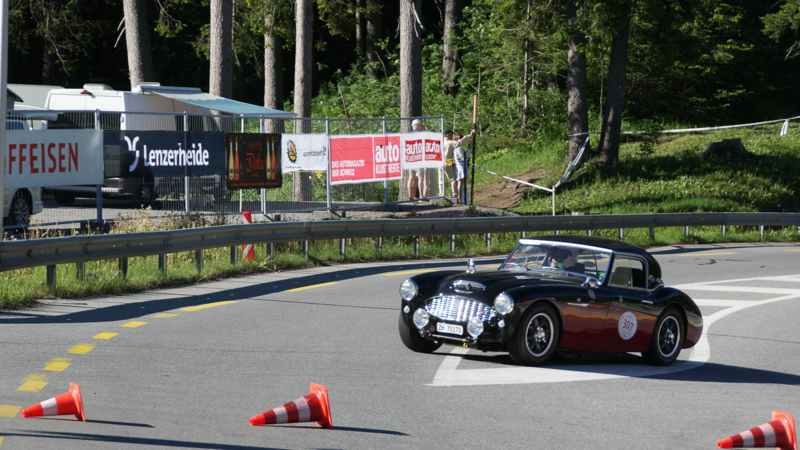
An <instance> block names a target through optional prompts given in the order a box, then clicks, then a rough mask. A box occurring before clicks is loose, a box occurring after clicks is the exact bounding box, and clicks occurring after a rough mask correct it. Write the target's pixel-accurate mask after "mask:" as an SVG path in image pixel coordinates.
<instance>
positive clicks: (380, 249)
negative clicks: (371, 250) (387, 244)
mask: <svg viewBox="0 0 800 450" xmlns="http://www.w3.org/2000/svg"><path fill="white" fill-rule="evenodd" d="M378 254H379V255H382V254H383V236H378Z"/></svg>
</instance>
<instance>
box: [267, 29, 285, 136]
mask: <svg viewBox="0 0 800 450" xmlns="http://www.w3.org/2000/svg"><path fill="white" fill-rule="evenodd" d="M274 21H275V15H274V14H267V16H266V17H265V18H264V30H265V31H264V106H265V107H266V108H272V109H281V108H283V96H282V93H283V76H282V74H283V56H282V55H281V47H282V45H281V44H282V39H281V37H280V36H277V35H276V34H275V28H274V27H275V23H274ZM282 125H283V122H282V121H280V120H268V121H267V132H268V133H281V132H283V127H282Z"/></svg>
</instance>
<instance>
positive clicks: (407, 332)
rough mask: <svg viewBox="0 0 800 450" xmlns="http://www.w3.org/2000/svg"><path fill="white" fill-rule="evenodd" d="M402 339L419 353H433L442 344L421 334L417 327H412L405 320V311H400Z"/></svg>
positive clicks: (410, 348) (409, 347)
mask: <svg viewBox="0 0 800 450" xmlns="http://www.w3.org/2000/svg"><path fill="white" fill-rule="evenodd" d="M399 328H400V340H402V341H403V344H405V345H406V347H408V349H409V350H413V351H415V352H418V353H433V352H435V351H436V350H438V349H439V347H441V346H442V344H440V343H436V342H433V341H429V340H427V339H425V338H424V337H422V336H420V335H419V331H417V329H416V328H415V329H411V328H409V327H408V325H406V323H405V322H404V321H403V313H400V324H399Z"/></svg>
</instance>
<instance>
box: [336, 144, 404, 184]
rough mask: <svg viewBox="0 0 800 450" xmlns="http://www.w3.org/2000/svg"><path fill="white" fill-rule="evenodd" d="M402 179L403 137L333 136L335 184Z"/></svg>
mask: <svg viewBox="0 0 800 450" xmlns="http://www.w3.org/2000/svg"><path fill="white" fill-rule="evenodd" d="M399 178H400V135H388V136H384V135H375V136H336V137H331V184H350V183H368V182H371V181H384V180H397V179H399Z"/></svg>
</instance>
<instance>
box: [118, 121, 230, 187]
mask: <svg viewBox="0 0 800 450" xmlns="http://www.w3.org/2000/svg"><path fill="white" fill-rule="evenodd" d="M103 141H104V147H105V148H104V150H103V152H104V154H105V158H106V159H107V161H109V162H110V163H107V164H106V177H120V178H149V177H165V176H183V175H222V174H223V173H225V134H224V133H184V132H182V131H105V132H104V138H103ZM114 172H118V173H114Z"/></svg>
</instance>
